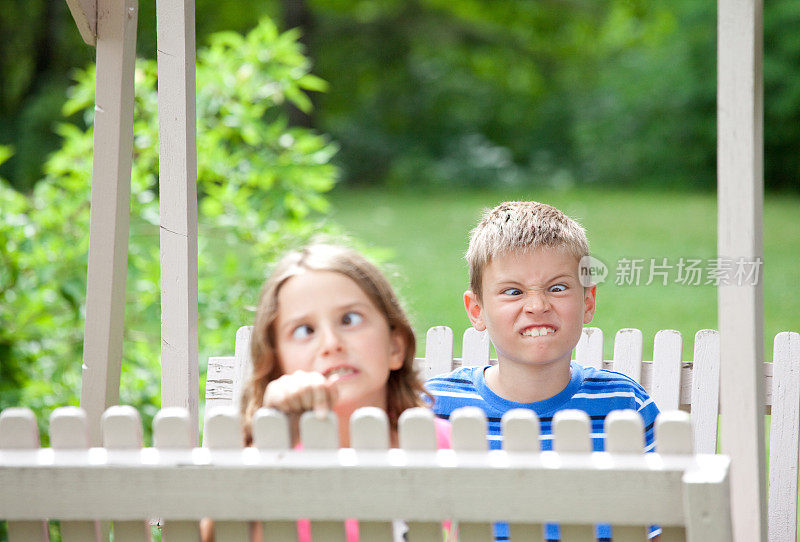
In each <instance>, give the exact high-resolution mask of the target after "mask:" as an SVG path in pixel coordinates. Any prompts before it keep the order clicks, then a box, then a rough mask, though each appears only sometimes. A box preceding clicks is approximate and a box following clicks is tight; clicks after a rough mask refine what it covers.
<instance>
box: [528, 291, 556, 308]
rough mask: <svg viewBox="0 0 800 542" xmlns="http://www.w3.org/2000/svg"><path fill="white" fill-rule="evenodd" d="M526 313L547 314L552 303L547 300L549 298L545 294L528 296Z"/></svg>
mask: <svg viewBox="0 0 800 542" xmlns="http://www.w3.org/2000/svg"><path fill="white" fill-rule="evenodd" d="M523 308H524V310H525V312H531V313H536V312H545V311H547V310H548V309H549V308H550V302H549V301H548V300H547V296H546V295H545V294H544V293H540V292H534V293H531V294H528V296H527V297H526V298H525V305H524V307H523Z"/></svg>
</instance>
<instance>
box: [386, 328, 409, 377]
mask: <svg viewBox="0 0 800 542" xmlns="http://www.w3.org/2000/svg"><path fill="white" fill-rule="evenodd" d="M389 348H390V350H389V370H390V371H396V370H397V369H400V368H401V367H402V366H403V362H405V360H406V348H408V345H407V344H406V339H405V337H403V334H402V333H400V332H399V331H397V330H396V329H395V330H393V331H392V334H391V342H390V345H389Z"/></svg>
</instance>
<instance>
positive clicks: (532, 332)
mask: <svg viewBox="0 0 800 542" xmlns="http://www.w3.org/2000/svg"><path fill="white" fill-rule="evenodd" d="M555 332H556V330H555V329H553V328H552V327H547V326H542V327H531V328H528V329H526V330H525V331H523V332H522V334H523V335H524V336H526V337H541V336H542V335H547V334H548V333H555Z"/></svg>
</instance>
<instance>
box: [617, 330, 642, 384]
mask: <svg viewBox="0 0 800 542" xmlns="http://www.w3.org/2000/svg"><path fill="white" fill-rule="evenodd" d="M614 370H615V371H617V372H618V373H622V374H624V375H628V376H629V377H631V378H632V379H634V380H635V381H636V382H641V378H642V332H641V331H639V330H638V329H633V328H627V329H620V330H619V331H617V335H616V336H615V337H614Z"/></svg>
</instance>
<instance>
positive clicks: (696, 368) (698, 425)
mask: <svg viewBox="0 0 800 542" xmlns="http://www.w3.org/2000/svg"><path fill="white" fill-rule="evenodd" d="M719 362H720V359H719V333H718V332H716V331H714V330H713V329H701V330H700V331H698V332H697V333H696V334H695V336H694V363H693V368H692V420H693V421H694V445H695V452H696V453H699V454H713V453H716V451H717V422H718V421H719Z"/></svg>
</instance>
